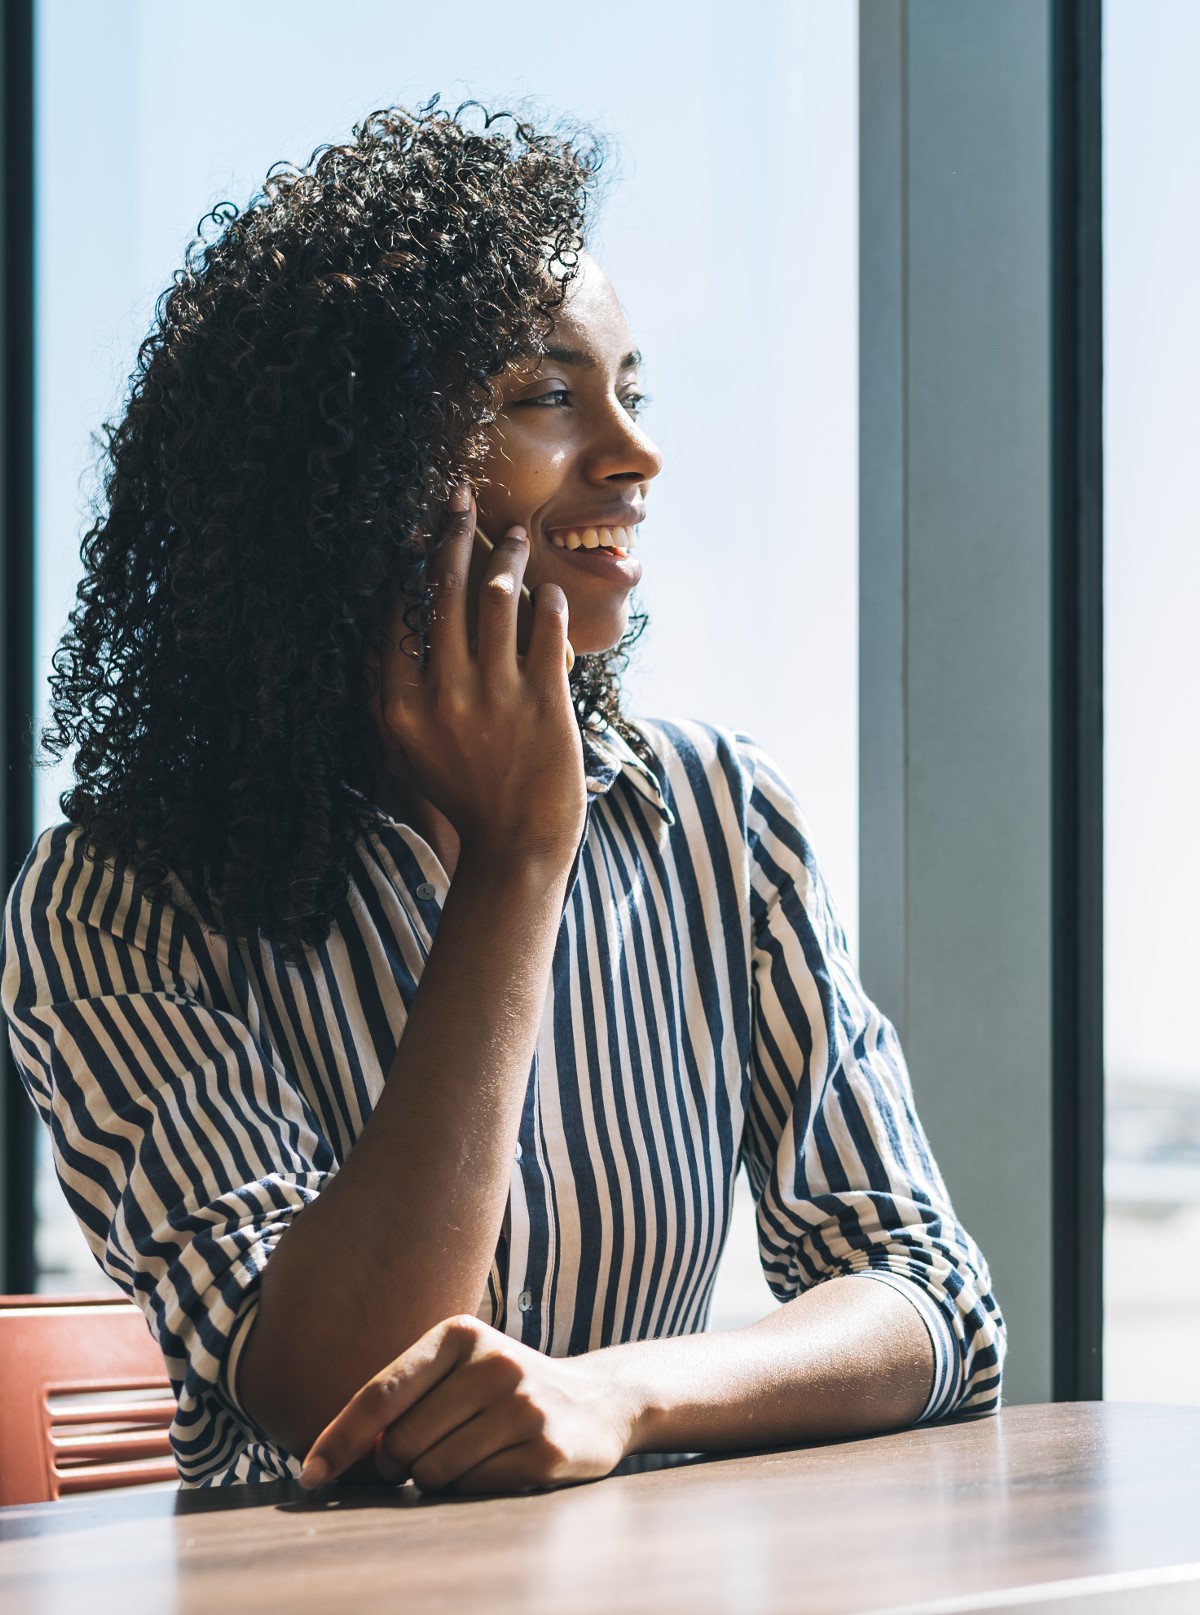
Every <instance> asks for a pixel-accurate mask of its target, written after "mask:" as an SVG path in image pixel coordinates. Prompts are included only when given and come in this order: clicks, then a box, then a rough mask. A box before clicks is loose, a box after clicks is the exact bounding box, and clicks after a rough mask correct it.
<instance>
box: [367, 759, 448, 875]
mask: <svg viewBox="0 0 1200 1615" xmlns="http://www.w3.org/2000/svg"><path fill="white" fill-rule="evenodd" d="M375 801H376V803H377V804H378V805H379V806H380V807H381V808H382V809H383V811H384V812H385V813H387V814H389V815H390V816H391V817H392V818H393V819H395V820H396V822H397V823H398V824H407V825H410V826H411V827H412V829H414V830H415V831H416V832H417V833H418V835H421V836H423V837H424V838H425V840H426V841H427V842H428V843H429V845H430V846H431V847H432V848H433V850H434V853H435V854H436V855H437V859H438V862H439V863H440V864H441V866H442V868H443V869H444V870H445V871H446V879H447V880H453V879H454V871H455V868H456V867H457V865H458V847H459V842H458V832H457V831H456V830H455V828H454V826H453V825H452V824H451V823H450V820H449V819H448V818H447V817H446V815H445V814H444V813H440V812H439V811H438V810H437V808H435V807H434V805H433V803H432V802H430V801H428V800H427V799H426V798H425V797H423V796H422V795H421V794H420V792H419V791H417V790H415V789H414V787H413V786H411V785H409V784H407V783H406V782H405V781H403V780H399V779H397V778H396V776H395V775H394V774H382V773H381V774H377V775H376V776H375Z"/></svg>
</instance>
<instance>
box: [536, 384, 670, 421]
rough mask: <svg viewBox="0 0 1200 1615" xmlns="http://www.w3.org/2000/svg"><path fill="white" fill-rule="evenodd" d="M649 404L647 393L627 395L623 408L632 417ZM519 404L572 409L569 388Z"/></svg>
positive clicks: (556, 388)
mask: <svg viewBox="0 0 1200 1615" xmlns="http://www.w3.org/2000/svg"><path fill="white" fill-rule="evenodd" d="M649 402H650V398H649V395H648V394H646V393H626V394H625V396H624V398H622V400H621V404H622V406H623V407H624V408H625V409H627V410H628V411H629V413H630V414H631V415H640V414H641V412H642V410H644V409H645V407H646V405H647V404H648V403H649ZM518 403H521V404H536V405H537V406H538V407H539V408H540V407H541V406H543V405H545V406H547V407H549V408H550V409H566V408H569V407H571V391H570V388H568V387H555V388H554V390H553V391H552V392H548V393H538V394H537V396H536V397H535V398H521V399H518Z"/></svg>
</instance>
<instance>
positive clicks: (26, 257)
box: [0, 0, 35, 1292]
mask: <svg viewBox="0 0 1200 1615" xmlns="http://www.w3.org/2000/svg"><path fill="white" fill-rule="evenodd" d="M33 6H34V0H4V23H3V29H4V32H3V50H4V62H3V84H4V89H3V97H4V100H3V126H4V157H3V161H4V194H3V224H2V226H0V229H2V231H3V235H2V238H0V251H2V252H3V281H2V284H3V313H2V318H3V338H2V341H3V355H4V403H3V411H4V419H3V450H2V452H3V457H4V458H3V479H2V480H3V532H2V536H0V560H2V564H3V596H2V598H3V656H4V681H3V690H4V702H3V715H2V716H0V761H2V763H3V786H2V788H3V808H2V820H0V822H2V827H3V855H4V864H3V869H4V876H5V879H4V890H5V891H7V889H8V887H9V886H10V885H11V883H12V881H13V880H14V878H15V877H16V874H17V871H18V870H19V868H20V866H21V864H22V863H23V862H24V860H25V857H26V856H27V854H28V852H29V847H30V843H31V842H32V840H33V668H34V647H33V637H34V622H33V478H34V464H33V443H34V438H33V433H34V424H33V422H34V326H33V309H34V253H33V230H34V202H33V126H34V118H33V107H34V79H33ZM0 1044H2V1046H3V1048H2V1054H0V1062H2V1063H0V1077H2V1080H3V1095H2V1097H3V1112H4V1127H3V1135H2V1136H3V1140H4V1160H3V1206H4V1219H3V1228H4V1238H3V1250H2V1251H0V1257H2V1259H3V1264H4V1269H3V1274H2V1280H3V1286H4V1289H5V1290H6V1291H8V1292H25V1291H31V1290H32V1289H33V1288H34V1280H35V1272H34V1120H35V1118H34V1113H33V1107H32V1106H31V1104H30V1103H29V1100H28V1098H27V1096H26V1094H25V1092H24V1090H23V1088H22V1086H21V1083H20V1079H19V1078H18V1076H17V1073H16V1070H15V1068H14V1066H13V1061H12V1053H11V1050H10V1048H9V1044H8V1037H7V1035H6V1034H5V1035H2V1036H0Z"/></svg>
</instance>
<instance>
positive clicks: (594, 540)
mask: <svg viewBox="0 0 1200 1615" xmlns="http://www.w3.org/2000/svg"><path fill="white" fill-rule="evenodd" d="M636 532H637V528H636V527H577V528H575V529H573V530H572V531H571V532H569V533H551V534H550V542H551V543H552V544H553V545H554V547H555V548H556V549H560V550H578V549H584V550H597V549H602V550H616V551H618V552H619V553H620V554H621V555H624V554H626V553H627V552H628V551H629V550H631V549H632V548H633V546H634V542H635V539H634V535H635V534H636Z"/></svg>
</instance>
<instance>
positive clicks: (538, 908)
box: [3, 103, 1004, 1491]
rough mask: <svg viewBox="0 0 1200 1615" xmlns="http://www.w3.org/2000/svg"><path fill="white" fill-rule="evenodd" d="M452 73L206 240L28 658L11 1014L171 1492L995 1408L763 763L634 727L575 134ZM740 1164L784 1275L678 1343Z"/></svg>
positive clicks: (984, 1284) (962, 1254)
mask: <svg viewBox="0 0 1200 1615" xmlns="http://www.w3.org/2000/svg"><path fill="white" fill-rule="evenodd" d="M466 110H467V109H465V108H460V109H459V111H458V113H457V114H456V115H455V116H454V117H450V116H449V115H448V114H447V113H445V112H442V111H438V110H436V109H435V106H434V103H430V105H429V106H427V107H425V108H423V109H421V111H420V112H418V113H417V114H415V115H410V114H408V113H405V112H403V111H397V110H392V111H387V112H381V113H377V114H375V115H373V116H372V117H370V118H368V119H367V120H366V121H365V122H364V124H363V125H362V126H361V127H360V128H359V129H357V130H356V131H355V134H354V137H353V139H352V140H351V142H350V143H349V144H347V145H345V146H340V147H339V146H335V147H331V148H327V149H325V150H324V152H323V153H320V154H318V157H317V159H315V160H314V163H313V164H312V165H311V166H310V167H309V168H308V169H304V170H300V171H286V172H283V173H277V174H275V173H273V175H272V177H271V178H269V179H268V181H267V183H266V186H265V188H264V191H263V193H262V194H261V195H260V196H259V197H257V198H256V199H255V200H254V202H253V203H252V204H251V206H250V207H249V208H248V209H247V210H246V212H245V213H243V214H242V215H241V216H238V215H236V213H235V212H234V211H233V210H232V209H226V210H224V211H222V212H221V213H220V216H219V217H218V218H217V220H216V222H217V224H218V226H219V227H220V228H219V231H218V233H217V235H216V237H215V239H213V240H212V241H211V242H209V243H207V244H205V243H203V242H201V243H200V244H199V245H198V246H197V248H196V249H194V250H193V251H192V252H191V253H190V254H189V257H188V261H187V265H186V268H185V269H184V270H183V271H182V272H181V273H180V274H179V275H178V276H177V277H176V282H175V285H174V286H173V288H172V289H171V290H170V291H169V292H168V293H167V294H166V295H165V296H164V299H163V301H162V303H161V304H160V308H159V313H158V321H157V325H156V327H155V329H154V331H153V332H152V334H151V335H150V337H149V338H148V339H147V341H146V342H145V343H144V345H143V347H142V349H141V352H140V354H139V360H138V368H137V371H136V373H135V376H134V381H133V386H132V390H131V395H130V398H129V402H128V406H127V409H126V411H125V414H124V417H123V419H122V420H121V422H120V423H119V425H118V426H117V427H116V428H115V430H114V431H113V432H112V433H111V435H110V444H109V467H108V475H107V481H106V495H107V499H106V508H105V510H104V512H103V514H102V515H101V517H100V519H99V520H98V521H97V523H96V525H95V526H94V527H93V528H92V530H91V531H90V533H89V534H88V536H87V539H86V541H85V546H84V556H85V561H86V575H85V579H84V582H83V584H82V585H81V589H80V595H79V602H78V604H77V607H76V609H75V612H74V613H73V616H72V622H71V628H70V631H69V633H68V635H67V637H66V639H65V640H64V643H63V646H62V647H61V648H60V650H59V653H58V656H57V657H56V663H55V665H56V675H55V679H54V697H55V706H54V716H55V725H54V731H53V733H52V734H50V735H49V736H48V739H49V740H50V743H51V745H52V747H54V748H56V749H57V750H58V751H59V752H60V753H61V752H62V751H63V750H65V749H66V747H68V746H69V745H75V746H77V748H78V750H77V756H76V764H75V766H76V774H77V780H78V783H77V785H76V787H75V788H74V790H72V791H71V792H69V793H67V794H66V795H65V796H64V798H63V803H62V805H63V809H64V812H65V814H66V817H67V821H68V822H66V823H63V824H60V825H58V826H55V827H53V828H52V829H50V830H48V831H47V832H46V833H45V834H44V835H43V836H42V837H41V838H40V839H39V840H38V842H37V843H36V845H35V846H34V848H33V850H32V852H31V854H30V857H29V859H28V861H27V863H26V865H25V867H24V869H23V870H22V872H21V875H20V877H19V878H18V880H17V882H16V884H15V886H14V888H13V890H12V893H11V894H10V898H9V904H8V908H7V912H6V924H5V932H4V952H3V1004H4V1009H5V1012H6V1014H7V1015H8V1017H9V1021H10V1028H11V1037H12V1042H13V1047H14V1050H15V1053H16V1058H17V1061H18V1063H19V1065H20V1068H21V1071H22V1075H23V1078H24V1080H25V1082H26V1084H27V1086H28V1089H29V1092H30V1094H31V1096H32V1098H33V1100H34V1102H35V1103H36V1104H37V1105H38V1107H39V1108H40V1110H41V1113H42V1115H43V1118H44V1119H45V1121H46V1122H47V1124H48V1126H49V1127H50V1129H51V1132H52V1135H53V1144H54V1153H55V1161H56V1165H57V1169H58V1172H59V1175H60V1178H61V1181H62V1184H63V1187H64V1189H65V1191H66V1193H67V1196H68V1199H69V1200H70V1203H71V1205H72V1207H73V1208H74V1210H75V1213H76V1215H77V1216H78V1218H79V1220H80V1223H81V1224H82V1226H83V1229H84V1232H85V1234H86V1235H87V1237H88V1240H89V1242H90V1244H91V1246H92V1249H93V1251H94V1252H95V1254H96V1256H97V1258H98V1260H99V1261H100V1263H101V1265H102V1267H103V1268H104V1270H105V1271H106V1272H107V1273H109V1274H110V1275H111V1276H112V1277H113V1278H115V1279H116V1280H117V1282H118V1283H119V1284H121V1285H122V1286H123V1287H124V1288H125V1289H126V1290H127V1291H128V1292H129V1293H130V1294H131V1295H132V1296H133V1297H134V1298H135V1299H136V1300H137V1302H138V1303H139V1305H140V1306H141V1307H142V1309H143V1310H144V1312H145V1314H146V1317H147V1320H148V1322H149V1324H150V1327H151V1329H152V1330H153V1332H154V1334H155V1336H156V1338H157V1339H158V1341H159V1343H160V1345H161V1347H162V1350H163V1354H164V1358H165V1361H166V1364H167V1368H168V1371H169V1373H170V1375H171V1379H172V1383H173V1385H174V1387H175V1391H176V1395H177V1399H178V1415H177V1418H176V1420H175V1424H174V1428H173V1441H174V1447H175V1452H176V1455H177V1458H178V1464H179V1469H180V1473H181V1475H182V1477H183V1480H184V1483H185V1484H204V1485H208V1484H214V1483H219V1482H226V1481H240V1480H259V1479H269V1478H274V1477H277V1476H281V1475H283V1476H286V1475H296V1474H298V1473H300V1470H301V1464H300V1458H301V1457H302V1456H303V1455H307V1457H308V1462H307V1465H306V1467H304V1471H303V1479H304V1483H305V1484H306V1485H318V1484H321V1483H323V1482H327V1481H330V1480H332V1479H335V1478H337V1477H352V1478H374V1477H377V1476H380V1475H382V1476H384V1477H386V1478H389V1479H395V1480H399V1479H402V1478H405V1477H407V1476H410V1475H411V1476H412V1477H413V1478H414V1479H415V1480H416V1481H417V1483H418V1484H419V1485H421V1486H422V1487H425V1488H442V1487H450V1488H453V1489H456V1490H459V1491H480V1490H505V1489H520V1488H526V1487H531V1486H544V1485H553V1484H556V1483H558V1482H562V1481H567V1480H574V1479H580V1478H585V1477H589V1476H597V1475H603V1474H606V1473H607V1472H608V1471H609V1470H611V1469H612V1467H613V1466H614V1465H615V1464H616V1463H617V1462H618V1461H619V1460H620V1459H621V1458H622V1457H623V1456H625V1455H626V1454H628V1453H633V1452H638V1451H653V1450H715V1449H720V1448H731V1447H741V1448H746V1447H754V1446H764V1445H770V1444H778V1443H789V1442H796V1441H802V1440H807V1439H812V1438H819V1437H828V1436H836V1435H848V1434H852V1433H857V1432H866V1431H876V1430H885V1429H889V1428H895V1427H899V1426H902V1425H906V1424H910V1423H913V1422H915V1421H917V1420H920V1419H928V1418H932V1417H935V1416H939V1415H943V1414H946V1413H948V1412H951V1411H954V1410H960V1409H973V1410H984V1409H989V1408H993V1407H995V1406H996V1405H997V1403H998V1398H999V1385H1000V1367H1001V1360H1002V1355H1003V1345H1004V1333H1003V1324H1002V1321H1001V1318H1000V1314H999V1312H998V1310H997V1308H996V1305H995V1302H994V1300H993V1298H992V1295H991V1289H990V1281H989V1277H988V1272H987V1268H986V1265H985V1263H984V1261H983V1258H982V1256H981V1255H980V1253H979V1251H978V1249H977V1248H976V1246H975V1245H974V1243H973V1242H972V1241H971V1239H970V1238H969V1236H968V1235H967V1234H966V1233H965V1231H964V1230H963V1229H962V1228H961V1226H960V1225H959V1224H958V1222H957V1220H956V1218H955V1216H954V1213H953V1210H952V1208H951V1205H950V1203H949V1200H948V1198H947V1195H946V1191H945V1188H944V1186H943V1184H942V1181H941V1178H940V1176H939V1173H938V1169H937V1166H936V1165H935V1163H934V1161H933V1159H932V1157H931V1154H930V1151H929V1147H928V1144H927V1142H926V1139H925V1136H924V1133H923V1131H922V1129H921V1126H920V1123H919V1121H918V1119H917V1117H916V1115H915V1113H914V1110H913V1105H912V1096H911V1089H910V1085H909V1081H908V1076H907V1073H906V1070H905V1066H904V1061H903V1056H902V1054H901V1051H900V1048H899V1046H898V1043H897V1041H896V1037H895V1033H894V1031H893V1029H892V1027H891V1026H890V1025H889V1023H888V1022H887V1021H886V1020H885V1019H884V1018H883V1017H882V1016H881V1015H880V1014H879V1012H878V1011H877V1010H876V1009H875V1007H874V1006H873V1005H872V1004H871V1003H870V1002H869V1000H868V999H867V998H866V996H865V994H864V993H863V991H862V988H861V986H860V984H859V982H858V980H857V978H856V975H855V972H854V969H853V966H852V964H851V961H850V959H849V956H848V954H847V950H846V944H845V939H844V936H843V934H842V931H841V929H840V926H839V924H838V921H837V918H836V914H835V911H834V909H833V906H832V903H831V900H830V897H829V893H828V891H827V889H826V887H825V884H824V882H823V880H822V878H821V874H820V871H819V868H818V866H817V864H816V862H815V860H814V857H813V853H812V850H811V847H810V845H809V839H808V835H807V830H806V827H805V824H804V820H803V817H802V815H801V812H800V809H799V807H798V806H797V804H796V802H795V799H794V798H793V796H792V795H791V793H790V791H789V789H788V787H787V786H786V784H785V783H784V782H783V781H782V779H781V778H780V777H779V775H778V773H777V771H776V770H775V769H774V767H773V766H772V764H771V762H770V760H769V759H768V758H767V757H766V756H765V755H764V754H763V752H762V751H761V750H760V749H759V748H758V747H757V746H756V745H755V744H754V743H753V742H752V741H751V740H749V739H748V738H747V737H745V736H742V735H736V734H729V733H725V732H722V731H719V730H717V729H714V728H712V727H711V726H708V725H705V724H703V723H699V722H687V723H676V724H668V723H661V722H657V723H651V722H639V723H637V724H634V723H633V722H632V721H631V720H629V719H628V718H627V717H626V716H625V715H624V714H623V713H622V711H621V707H620V703H619V689H618V683H617V674H618V672H619V669H620V667H621V665H622V656H623V653H624V650H625V649H626V647H627V646H628V643H629V642H630V640H631V639H632V637H633V632H631V630H630V620H631V619H630V594H631V591H632V589H633V587H634V586H635V584H636V583H637V581H638V578H639V576H640V563H639V561H638V560H637V558H636V557H635V556H634V555H633V554H631V553H630V550H631V548H632V546H633V539H632V535H633V534H634V533H635V532H636V529H637V528H638V527H639V526H640V524H641V522H642V519H643V515H644V513H645V499H646V495H647V490H648V488H649V485H650V483H651V482H652V480H653V478H654V477H655V475H656V474H657V472H658V470H659V467H660V456H659V453H658V451H657V449H656V448H655V446H654V445H653V443H652V442H651V441H650V439H649V438H648V437H647V435H646V433H645V430H644V429H643V427H642V425H641V424H640V422H639V419H638V414H639V408H640V405H641V403H642V402H643V400H642V397H641V395H640V394H639V392H638V355H637V353H636V350H635V345H634V342H633V338H632V334H631V333H630V331H629V329H628V326H627V324H626V320H625V317H624V314H623V313H622V310H621V307H620V305H619V303H618V301H617V299H616V296H615V295H614V292H613V290H612V288H611V286H610V285H609V283H608V282H607V280H606V279H605V277H604V275H603V273H602V272H601V270H600V269H599V267H598V266H597V265H596V264H595V263H594V261H592V260H591V259H590V258H589V257H588V256H587V255H586V254H585V253H584V252H583V250H582V249H583V246H584V242H585V240H586V231H587V226H588V224H589V221H590V209H591V201H592V196H593V194H594V191H595V189H596V183H595V182H596V179H597V175H598V173H599V169H600V153H599V149H598V148H597V147H596V145H595V144H594V143H589V142H588V141H587V140H585V139H583V138H582V137H580V136H579V135H577V134H575V135H572V134H561V133H555V134H547V133H538V132H536V131H535V130H533V129H531V128H529V127H528V126H525V125H522V124H515V125H514V124H512V120H509V119H507V116H505V117H501V118H491V117H485V118H484V119H483V121H482V125H481V126H480V127H476V126H474V125H472V124H471V122H470V121H469V119H468V118H465V117H464V113H465V112H466ZM477 522H478V524H479V525H480V526H481V527H482V529H483V530H484V531H485V532H486V533H488V534H489V535H490V536H491V537H492V538H494V539H496V540H498V542H497V544H496V548H495V552H494V554H493V555H492V557H491V560H490V562H489V564H488V574H487V578H486V581H485V583H484V586H483V589H482V591H481V596H480V599H479V603H478V620H477V621H474V620H472V616H471V612H470V610H469V608H468V603H467V600H466V598H465V592H464V580H465V577H466V573H467V567H468V561H469V557H470V553H471V545H472V534H473V530H474V527H475V525H476V523H477ZM522 582H523V583H524V584H525V585H527V586H528V587H529V589H531V591H532V594H533V601H534V608H533V614H532V628H531V631H530V638H529V643H528V647H527V651H526V653H525V654H519V653H518V650H517V600H518V592H519V588H520V585H521V584H522ZM637 626H638V623H637V622H636V621H635V623H634V631H636V628H637ZM572 653H573V657H574V664H573V666H572V667H571V668H570V671H569V672H568V663H569V662H570V660H571V655H572ZM743 1164H744V1165H745V1167H746V1170H747V1172H748V1174H749V1178H750V1182H751V1185H752V1187H753V1190H754V1193H755V1197H756V1200H757V1204H758V1232H759V1242H760V1252H761V1257H762V1262H763V1266H764V1271H765V1273H766V1275H767V1278H768V1281H769V1282H770V1284H771V1287H772V1289H773V1290H774V1292H775V1294H776V1295H777V1296H778V1297H779V1299H780V1300H781V1301H782V1302H784V1303H785V1305H783V1306H782V1307H781V1308H779V1310H778V1311H777V1312H776V1313H774V1314H773V1315H772V1316H771V1317H769V1318H765V1319H763V1320H762V1321H760V1322H758V1323H756V1324H754V1325H753V1326H751V1327H748V1328H745V1329H742V1330H738V1331H733V1332H729V1333H724V1334H705V1333H702V1332H701V1331H702V1330H703V1327H704V1322H705V1317H706V1312H707V1307H708V1300H709V1296H710V1293H711V1288H712V1283H713V1279H714V1276H715V1273H716V1267H717V1262H718V1258H719V1256H720V1253H721V1249H722V1245H723V1241H724V1237H725V1231H726V1226H727V1223H728V1218H729V1210H730V1203H731V1198H732V1193H733V1184H734V1179H735V1176H736V1173H737V1170H738V1169H739V1166H741V1165H743ZM301 1212H302V1213H303V1215H300V1213H301ZM863 1279H871V1280H873V1281H874V1282H871V1283H864V1282H862V1280H863Z"/></svg>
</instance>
